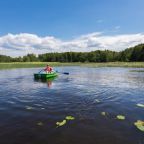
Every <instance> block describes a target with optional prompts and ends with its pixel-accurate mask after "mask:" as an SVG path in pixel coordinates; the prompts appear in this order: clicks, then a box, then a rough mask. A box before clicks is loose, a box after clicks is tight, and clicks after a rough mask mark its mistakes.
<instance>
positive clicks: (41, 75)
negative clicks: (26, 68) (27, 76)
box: [34, 72, 58, 79]
mask: <svg viewBox="0 0 144 144" xmlns="http://www.w3.org/2000/svg"><path fill="white" fill-rule="evenodd" d="M56 76H58V74H57V73H56V72H52V73H36V74H34V78H35V79H49V78H53V77H56Z"/></svg>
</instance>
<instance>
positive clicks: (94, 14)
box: [0, 0, 144, 56]
mask: <svg viewBox="0 0 144 144" xmlns="http://www.w3.org/2000/svg"><path fill="white" fill-rule="evenodd" d="M143 6H144V0H0V54H5V55H10V56H20V55H21V56H22V55H25V54H27V53H36V54H39V53H46V52H64V51H92V50H97V49H99V50H105V49H108V50H115V51H121V50H124V49H126V48H128V47H131V46H134V45H137V44H139V43H144V34H143V32H144V8H143Z"/></svg>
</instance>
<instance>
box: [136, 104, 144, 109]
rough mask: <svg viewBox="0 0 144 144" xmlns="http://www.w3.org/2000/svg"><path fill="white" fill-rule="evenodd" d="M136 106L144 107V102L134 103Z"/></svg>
mask: <svg viewBox="0 0 144 144" xmlns="http://www.w3.org/2000/svg"><path fill="white" fill-rule="evenodd" d="M136 105H137V106H138V107H143V108H144V104H140V103H138V104H136Z"/></svg>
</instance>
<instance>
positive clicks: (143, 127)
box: [134, 120, 144, 132]
mask: <svg viewBox="0 0 144 144" xmlns="http://www.w3.org/2000/svg"><path fill="white" fill-rule="evenodd" d="M134 125H135V126H136V127H137V128H138V129H139V130H141V131H143V132H144V121H141V120H137V122H135V123H134Z"/></svg>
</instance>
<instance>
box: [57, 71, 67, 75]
mask: <svg viewBox="0 0 144 144" xmlns="http://www.w3.org/2000/svg"><path fill="white" fill-rule="evenodd" d="M56 72H57V73H61V74H65V75H69V73H68V72H58V71H56Z"/></svg>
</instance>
